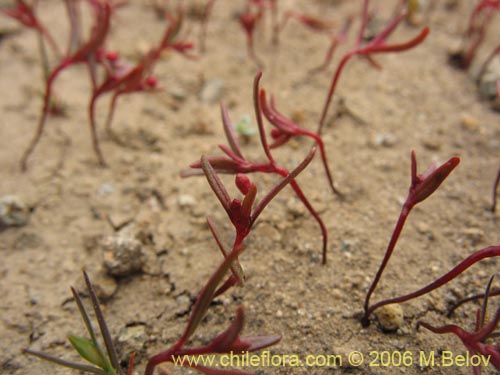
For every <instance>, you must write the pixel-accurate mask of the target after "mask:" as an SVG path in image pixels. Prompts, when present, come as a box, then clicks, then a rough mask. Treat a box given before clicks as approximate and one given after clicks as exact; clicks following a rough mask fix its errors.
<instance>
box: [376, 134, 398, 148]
mask: <svg viewBox="0 0 500 375" xmlns="http://www.w3.org/2000/svg"><path fill="white" fill-rule="evenodd" d="M396 143H397V139H396V137H395V136H394V135H393V134H391V133H377V134H376V135H375V137H374V138H373V144H374V145H375V146H377V147H387V148H389V147H392V146H394V145H395V144H396Z"/></svg>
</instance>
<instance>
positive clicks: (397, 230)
mask: <svg viewBox="0 0 500 375" xmlns="http://www.w3.org/2000/svg"><path fill="white" fill-rule="evenodd" d="M412 208H413V206H410V205H408V203H407V202H405V204H404V205H403V208H402V209H401V213H400V214H399V219H398V222H397V223H396V227H395V228H394V231H393V232H392V236H391V240H390V242H389V245H388V246H387V250H386V251H385V255H384V259H383V260H382V263H381V264H380V267H379V269H378V271H377V274H376V275H375V279H374V280H373V282H372V284H371V285H370V289H369V290H368V293H367V294H366V298H365V304H364V310H365V314H364V316H363V318H362V320H361V323H362V324H363V326H364V327H367V326H368V325H369V324H370V321H369V319H368V318H369V316H370V313H371V312H372V311H373V308H368V306H369V303H370V297H371V295H372V293H373V292H374V290H375V288H376V287H377V284H378V282H379V280H380V277H381V276H382V273H383V272H384V269H385V267H386V266H387V263H388V262H389V259H390V257H391V255H392V253H393V252H394V248H395V247H396V243H397V242H398V239H399V236H400V235H401V231H402V230H403V226H404V224H405V221H406V219H407V218H408V215H409V214H410V211H411V209H412Z"/></svg>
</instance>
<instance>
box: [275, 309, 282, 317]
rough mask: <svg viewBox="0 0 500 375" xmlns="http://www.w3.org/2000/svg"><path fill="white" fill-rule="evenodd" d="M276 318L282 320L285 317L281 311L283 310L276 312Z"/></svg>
mask: <svg viewBox="0 0 500 375" xmlns="http://www.w3.org/2000/svg"><path fill="white" fill-rule="evenodd" d="M276 317H277V318H282V317H283V311H281V310H278V311H276Z"/></svg>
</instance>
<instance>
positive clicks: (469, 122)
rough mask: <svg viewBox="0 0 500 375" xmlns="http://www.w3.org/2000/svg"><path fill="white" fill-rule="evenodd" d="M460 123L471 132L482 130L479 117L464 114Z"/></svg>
mask: <svg viewBox="0 0 500 375" xmlns="http://www.w3.org/2000/svg"><path fill="white" fill-rule="evenodd" d="M460 123H461V124H462V128H464V129H465V130H468V131H470V132H473V133H476V132H478V131H479V130H480V128H479V121H478V120H477V118H475V117H473V116H471V115H469V114H463V115H462V118H461V119H460Z"/></svg>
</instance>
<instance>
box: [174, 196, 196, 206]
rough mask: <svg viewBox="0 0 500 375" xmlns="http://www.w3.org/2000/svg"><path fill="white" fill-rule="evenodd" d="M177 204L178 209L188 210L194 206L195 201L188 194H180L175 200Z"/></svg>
mask: <svg viewBox="0 0 500 375" xmlns="http://www.w3.org/2000/svg"><path fill="white" fill-rule="evenodd" d="M177 203H178V204H179V207H180V208H189V207H193V206H195V205H196V199H195V198H194V197H193V196H192V195H189V194H181V195H179V197H178V198H177Z"/></svg>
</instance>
